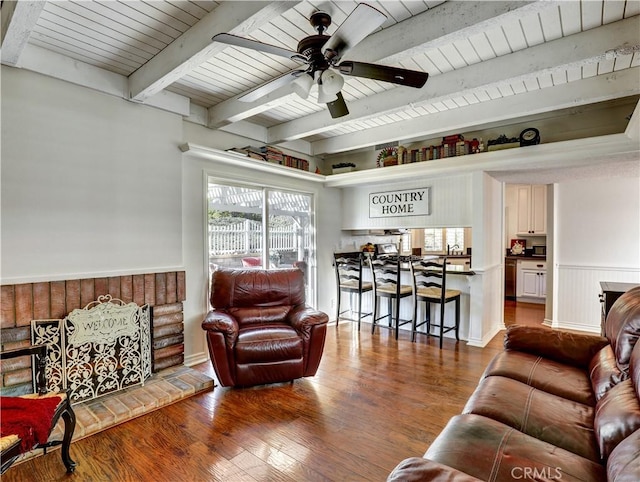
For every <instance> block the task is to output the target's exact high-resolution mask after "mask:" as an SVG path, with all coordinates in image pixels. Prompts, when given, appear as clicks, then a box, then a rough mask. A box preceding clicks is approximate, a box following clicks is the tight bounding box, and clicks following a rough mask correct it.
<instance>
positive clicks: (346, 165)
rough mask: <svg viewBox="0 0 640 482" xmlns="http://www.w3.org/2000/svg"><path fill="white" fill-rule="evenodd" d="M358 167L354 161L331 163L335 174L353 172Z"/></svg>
mask: <svg viewBox="0 0 640 482" xmlns="http://www.w3.org/2000/svg"><path fill="white" fill-rule="evenodd" d="M355 169H356V165H355V164H354V163H353V162H341V163H339V164H332V165H331V172H333V174H340V173H342V172H351V171H354V170H355Z"/></svg>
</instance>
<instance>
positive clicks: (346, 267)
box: [333, 253, 373, 331]
mask: <svg viewBox="0 0 640 482" xmlns="http://www.w3.org/2000/svg"><path fill="white" fill-rule="evenodd" d="M333 256H334V262H333V264H334V266H335V271H336V282H337V285H338V302H337V308H336V309H337V313H336V325H337V324H338V322H339V321H340V315H341V314H343V313H346V312H347V311H350V312H352V313H353V295H356V296H357V298H358V318H357V319H355V320H354V319H351V318H347V319H348V320H349V321H357V322H358V331H360V320H361V319H362V318H363V317H365V316H371V313H365V314H363V313H362V294H363V293H366V292H368V291H372V290H373V283H372V282H370V281H363V279H362V264H363V261H362V253H359V254H358V255H357V256H353V255H352V256H348V255H345V254H340V253H334V255H333ZM343 291H344V292H346V293H348V294H349V309H348V310H344V311H340V301H341V293H342V292H343ZM350 316H352V315H350Z"/></svg>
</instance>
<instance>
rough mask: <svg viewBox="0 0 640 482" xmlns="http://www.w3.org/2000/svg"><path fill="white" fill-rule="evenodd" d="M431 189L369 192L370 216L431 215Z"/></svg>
mask: <svg viewBox="0 0 640 482" xmlns="http://www.w3.org/2000/svg"><path fill="white" fill-rule="evenodd" d="M429 189H430V188H428V187H421V188H416V189H406V190H403V191H389V192H372V193H370V194H369V217H370V218H388V217H395V216H426V215H429V214H431V211H430V204H429Z"/></svg>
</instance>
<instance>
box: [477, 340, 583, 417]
mask: <svg viewBox="0 0 640 482" xmlns="http://www.w3.org/2000/svg"><path fill="white" fill-rule="evenodd" d="M492 375H493V376H502V377H507V378H513V379H514V380H518V381H520V382H522V383H526V384H527V385H530V386H532V387H534V388H537V389H538V390H542V391H545V392H548V393H552V394H554V395H558V396H559V397H562V398H566V399H569V400H573V401H575V402H579V403H583V404H585V405H590V406H594V405H595V403H596V400H595V397H594V396H593V389H592V388H591V380H590V379H589V376H588V373H587V371H586V368H585V370H581V369H580V368H577V367H573V366H570V365H566V364H564V363H560V362H557V361H553V360H549V359H547V358H543V357H540V356H536V355H533V354H530V353H522V352H519V351H514V350H505V351H503V352H500V353H498V354H497V355H496V356H495V357H494V358H493V360H491V362H490V363H489V365H488V366H487V368H486V369H485V371H484V375H483V377H488V376H492Z"/></svg>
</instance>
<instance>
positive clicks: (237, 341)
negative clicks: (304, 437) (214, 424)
mask: <svg viewBox="0 0 640 482" xmlns="http://www.w3.org/2000/svg"><path fill="white" fill-rule="evenodd" d="M210 301H211V306H212V307H213V309H212V310H211V311H209V313H208V314H207V316H206V318H205V319H204V321H203V322H202V328H203V329H204V330H205V331H206V335H207V344H208V346H209V354H210V356H211V362H212V363H213V368H214V370H215V372H216V376H217V377H218V381H219V382H220V384H221V385H222V386H224V387H232V386H252V385H262V384H266V383H276V382H285V381H290V380H294V379H296V378H301V377H309V376H313V375H315V374H316V371H317V370H318V366H319V365H320V359H321V357H322V351H323V349H324V340H325V335H326V330H327V322H328V321H329V318H328V316H327V315H326V314H325V313H322V312H320V311H316V310H314V309H312V308H310V307H309V306H307V305H306V304H305V286H304V273H303V272H302V271H301V270H299V269H297V268H294V269H278V270H262V269H222V268H221V269H217V270H216V271H214V272H213V275H212V290H211V298H210Z"/></svg>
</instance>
